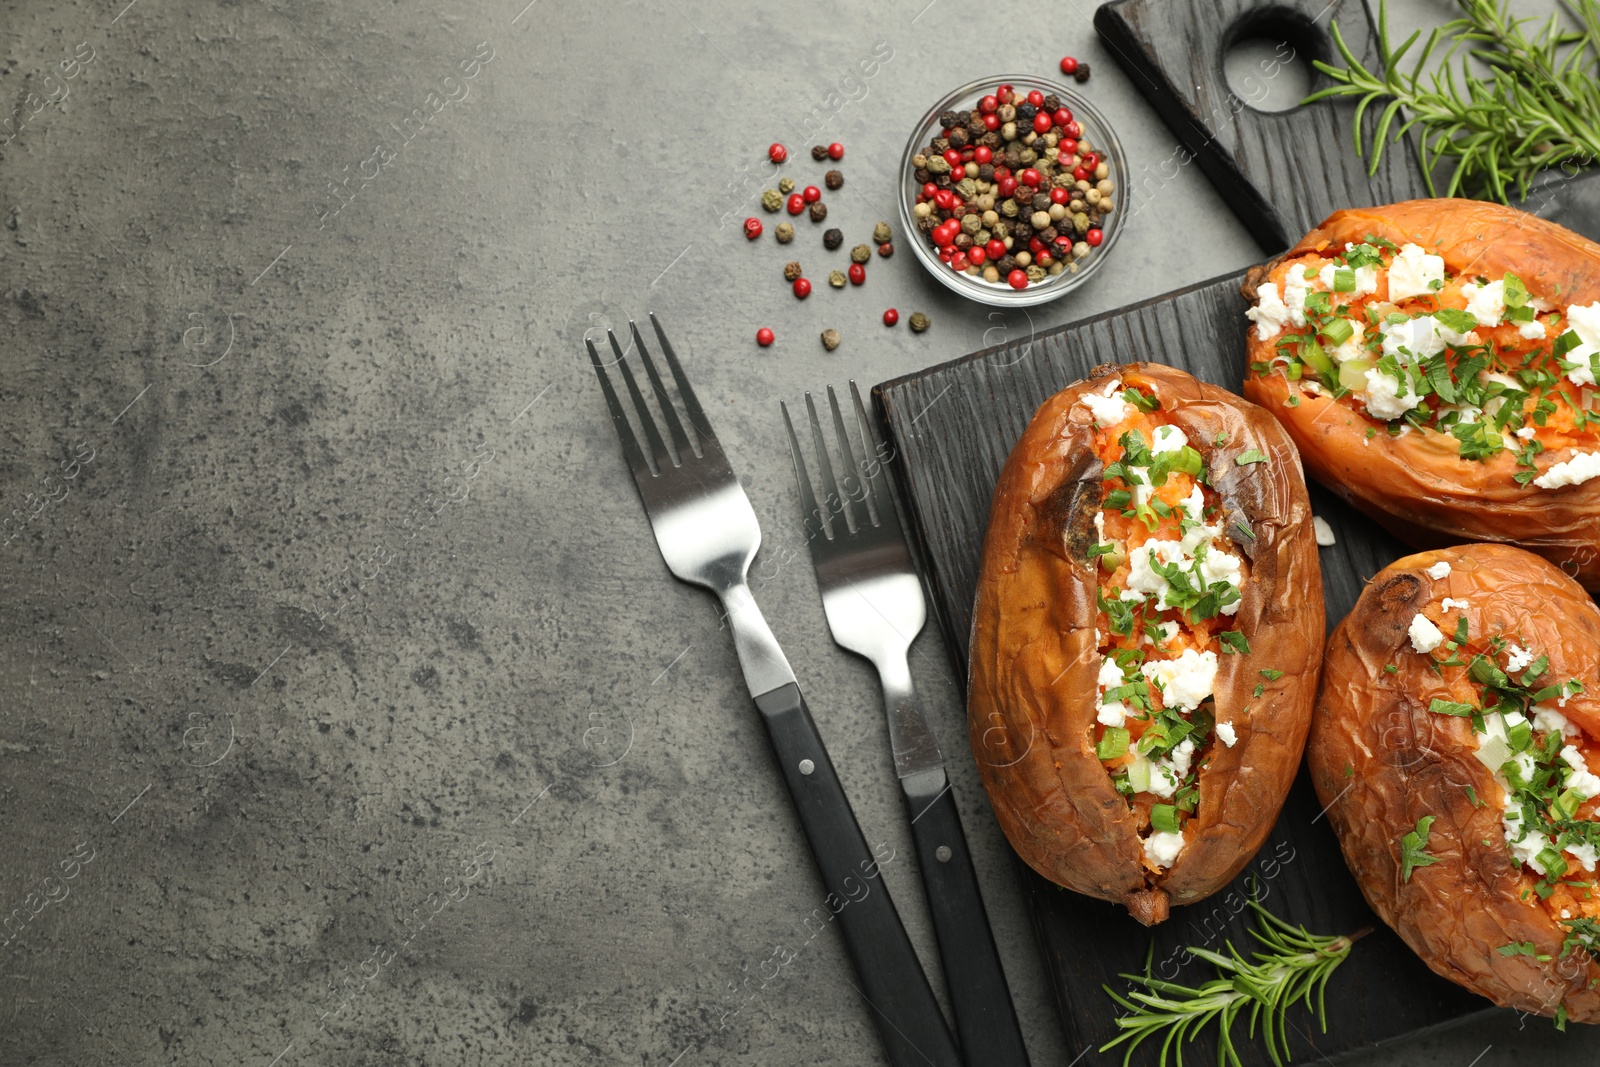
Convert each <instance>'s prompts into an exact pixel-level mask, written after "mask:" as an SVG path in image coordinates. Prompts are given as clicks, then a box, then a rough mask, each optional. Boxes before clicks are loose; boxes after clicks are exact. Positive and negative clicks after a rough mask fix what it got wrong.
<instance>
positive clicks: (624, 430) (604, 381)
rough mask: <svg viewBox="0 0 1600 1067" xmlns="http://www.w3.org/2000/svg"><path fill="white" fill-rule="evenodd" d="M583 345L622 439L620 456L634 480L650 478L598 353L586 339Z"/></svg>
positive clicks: (625, 413)
mask: <svg viewBox="0 0 1600 1067" xmlns="http://www.w3.org/2000/svg"><path fill="white" fill-rule="evenodd" d="M583 343H584V344H586V345H588V346H589V362H591V363H593V364H594V372H595V374H596V375H597V376H599V378H600V391H601V392H602V393H604V394H605V395H606V407H608V408H610V409H611V425H612V426H613V427H614V428H615V429H616V431H617V436H618V437H620V438H621V439H622V454H623V456H625V457H626V458H627V460H628V467H629V469H631V470H632V471H633V476H634V478H635V479H639V478H649V477H652V476H653V475H652V473H651V471H650V464H648V463H646V462H645V458H644V453H643V452H641V451H640V450H639V440H638V438H636V437H634V436H633V428H632V427H631V426H629V425H628V415H627V412H625V411H623V409H622V401H621V400H619V399H618V398H617V391H616V390H615V389H613V388H611V378H610V376H608V375H607V374H606V368H605V364H604V363H602V362H601V360H600V353H599V352H598V351H597V350H596V349H595V347H594V342H593V341H591V340H589V339H588V338H587V337H585V338H584V339H583Z"/></svg>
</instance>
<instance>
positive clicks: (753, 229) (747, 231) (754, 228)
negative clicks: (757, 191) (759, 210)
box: [744, 216, 761, 241]
mask: <svg viewBox="0 0 1600 1067" xmlns="http://www.w3.org/2000/svg"><path fill="white" fill-rule="evenodd" d="M760 236H761V220H760V219H758V218H755V217H754V216H752V217H750V218H748V219H745V220H744V237H745V240H747V241H754V240H755V239H756V238H757V237H760Z"/></svg>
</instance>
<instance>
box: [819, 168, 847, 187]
mask: <svg viewBox="0 0 1600 1067" xmlns="http://www.w3.org/2000/svg"><path fill="white" fill-rule="evenodd" d="M822 184H823V185H826V186H827V187H828V188H829V189H837V188H839V187H840V186H841V185H843V184H844V172H843V171H837V170H830V171H829V172H828V173H826V174H824V175H823V176H822Z"/></svg>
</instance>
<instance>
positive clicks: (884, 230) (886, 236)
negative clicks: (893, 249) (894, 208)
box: [872, 222, 894, 245]
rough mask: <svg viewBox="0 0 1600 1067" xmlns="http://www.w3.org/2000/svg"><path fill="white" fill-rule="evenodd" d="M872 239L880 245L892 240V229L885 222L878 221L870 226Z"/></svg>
mask: <svg viewBox="0 0 1600 1067" xmlns="http://www.w3.org/2000/svg"><path fill="white" fill-rule="evenodd" d="M872 239H873V240H874V241H876V242H877V243H878V244H880V245H881V244H887V243H888V242H889V241H892V240H894V231H893V230H891V229H890V228H889V224H888V223H887V222H880V223H878V224H877V225H876V226H874V227H873V228H872Z"/></svg>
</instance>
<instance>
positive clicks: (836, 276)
mask: <svg viewBox="0 0 1600 1067" xmlns="http://www.w3.org/2000/svg"><path fill="white" fill-rule="evenodd" d="M828 284H829V285H831V286H833V287H834V288H835V289H843V288H844V271H842V270H831V271H829V272H828Z"/></svg>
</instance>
